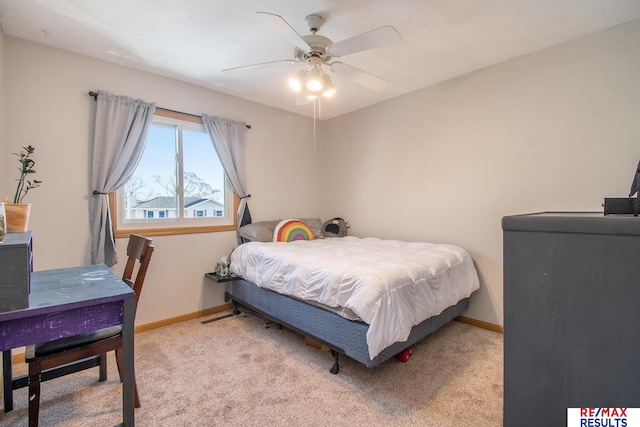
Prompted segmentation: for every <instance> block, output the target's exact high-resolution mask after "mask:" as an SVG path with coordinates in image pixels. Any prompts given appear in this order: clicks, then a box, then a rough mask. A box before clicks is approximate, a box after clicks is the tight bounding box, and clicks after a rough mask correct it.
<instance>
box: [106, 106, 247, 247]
mask: <svg viewBox="0 0 640 427" xmlns="http://www.w3.org/2000/svg"><path fill="white" fill-rule="evenodd" d="M110 200H111V211H112V213H114V226H115V233H116V237H126V236H128V235H129V234H130V233H132V232H134V231H138V232H141V233H144V234H146V235H165V234H183V233H184V234H186V233H199V232H211V231H226V230H235V212H236V210H237V203H238V198H237V197H235V195H234V194H233V190H232V189H231V187H230V185H229V183H228V181H227V178H226V175H225V173H224V169H223V168H222V165H221V164H220V159H219V158H218V155H217V153H216V151H215V149H214V147H213V143H212V142H211V139H210V138H209V135H208V134H207V133H206V131H205V129H204V126H203V125H202V121H201V120H200V118H199V117H193V116H188V115H186V114H180V113H174V112H170V111H167V110H161V109H157V110H156V113H155V115H154V118H153V122H152V124H151V127H150V129H149V135H148V136H147V143H146V146H145V151H144V153H143V155H142V158H141V159H140V163H139V164H138V166H137V167H136V170H135V172H134V174H133V175H132V176H131V178H130V179H129V181H128V182H127V183H126V184H125V185H124V187H123V188H121V189H119V190H118V191H116V192H115V193H114V194H111V195H110Z"/></svg>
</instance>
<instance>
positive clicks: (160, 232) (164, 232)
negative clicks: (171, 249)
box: [109, 108, 240, 238]
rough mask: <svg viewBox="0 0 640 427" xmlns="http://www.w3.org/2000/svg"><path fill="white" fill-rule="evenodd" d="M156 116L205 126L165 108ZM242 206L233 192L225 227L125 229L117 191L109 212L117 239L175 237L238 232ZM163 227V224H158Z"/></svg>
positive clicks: (155, 114) (159, 109)
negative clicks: (230, 220)
mask: <svg viewBox="0 0 640 427" xmlns="http://www.w3.org/2000/svg"><path fill="white" fill-rule="evenodd" d="M154 116H159V117H163V118H168V119H173V120H180V121H185V122H191V123H196V124H200V125H203V123H202V118H201V117H200V116H194V115H191V114H185V113H180V112H177V111H171V110H166V109H163V108H156V110H155V113H154ZM226 186H227V188H228V189H229V190H231V191H232V189H231V186H230V185H229V184H228V183H227V184H226ZM239 206H240V197H238V195H237V194H236V193H235V192H233V211H232V212H231V213H230V216H231V219H232V223H231V224H224V225H204V226H173V227H172V226H156V227H149V226H148V225H147V224H149V223H145V227H139V228H137V227H135V226H131V227H126V228H125V227H123V228H119V227H118V226H119V222H118V195H117V191H114V192H111V193H109V210H110V212H111V218H112V222H113V232H114V236H115V237H116V238H128V237H129V235H130V234H142V235H144V236H173V235H180V234H198V233H216V232H222V231H236V230H237V228H238V227H237V226H238V221H237V215H236V212H238V207H239ZM165 224H166V223H165ZM158 225H161V223H158Z"/></svg>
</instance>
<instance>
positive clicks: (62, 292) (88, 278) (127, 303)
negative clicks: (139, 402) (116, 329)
mask: <svg viewBox="0 0 640 427" xmlns="http://www.w3.org/2000/svg"><path fill="white" fill-rule="evenodd" d="M134 318H135V293H134V292H133V290H132V289H131V288H130V287H129V286H128V285H127V284H126V283H124V282H123V281H122V279H121V278H120V277H118V276H117V275H116V274H115V273H113V272H112V271H111V269H109V268H108V267H107V266H106V265H103V264H101V265H90V266H84V267H72V268H62V269H56V270H44V271H36V272H33V273H32V275H31V293H30V294H29V307H28V308H25V309H22V310H14V311H8V312H4V313H0V351H2V356H3V371H4V381H3V383H4V398H5V402H4V403H5V412H8V411H10V410H11V409H13V393H12V375H11V349H13V348H17V347H22V346H26V345H30V344H36V343H41V342H45V341H50V340H54V339H58V338H63V337H68V336H73V335H77V334H80V333H83V332H90V331H94V330H97V329H101V328H106V327H109V326H114V325H119V324H122V339H123V343H122V353H123V358H124V366H123V367H122V411H123V421H124V425H125V426H133V425H134V422H135V421H134V395H135V391H134V362H133V355H134V350H133V328H134Z"/></svg>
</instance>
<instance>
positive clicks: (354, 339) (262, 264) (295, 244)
mask: <svg viewBox="0 0 640 427" xmlns="http://www.w3.org/2000/svg"><path fill="white" fill-rule="evenodd" d="M292 221H294V222H296V221H297V222H298V225H300V223H302V225H307V224H309V226H307V230H308V231H307V232H305V233H304V234H305V235H304V236H303V237H302V238H300V235H294V233H293V232H292V230H293V228H291V227H290V228H289V232H290V233H288V234H287V233H283V231H282V228H281V226H282V225H283V224H284V223H285V222H292ZM322 225H323V224H320V223H319V220H314V219H303V220H297V219H293V220H292V219H289V220H285V221H280V220H274V221H270V222H259V223H256V224H250V226H251V227H249V228H250V229H251V230H252V232H248V231H247V229H245V230H244V233H240V235H241V237H242V239H243V242H244V243H243V244H241V245H239V246H238V247H237V248H236V249H235V250H234V251H233V252H232V254H231V257H230V269H231V272H232V274H233V280H231V281H229V282H228V284H227V292H226V298H227V301H231V302H232V303H233V304H235V305H236V311H237V308H238V306H244V307H247V308H248V309H249V310H251V311H254V312H256V313H258V314H259V315H261V316H263V317H265V318H267V319H268V320H271V321H273V322H275V323H277V324H279V325H282V326H285V327H287V328H290V329H292V330H295V331H297V332H299V333H300V334H302V335H304V336H306V337H310V338H312V339H314V340H316V341H318V342H320V343H321V344H323V345H325V346H327V347H328V348H329V349H330V350H331V352H332V354H333V355H334V357H335V362H334V364H333V366H332V367H331V372H332V373H337V372H338V371H339V355H345V356H348V357H350V358H352V359H354V360H356V361H358V362H360V363H362V364H364V365H365V366H367V367H373V366H376V365H379V364H381V363H383V362H385V361H386V360H388V359H389V358H391V357H393V356H395V355H397V354H399V353H401V352H406V351H407V349H410V348H411V346H412V345H413V344H415V343H416V342H418V341H419V340H421V339H423V338H425V337H426V336H427V335H429V334H431V333H433V332H435V331H436V330H437V329H439V328H440V327H441V326H443V325H445V324H446V323H448V322H449V321H451V320H453V319H454V318H455V317H456V316H458V315H459V314H460V313H462V312H463V311H465V310H466V309H467V308H468V306H469V297H470V296H471V295H472V294H473V293H474V292H475V291H477V289H478V288H479V281H478V276H477V273H476V270H475V267H474V263H473V260H472V259H471V257H470V256H469V254H468V253H467V252H466V251H465V250H464V249H462V248H460V247H457V246H454V245H447V244H433V243H424V242H403V241H399V240H383V239H377V238H372V237H367V238H358V237H354V236H345V237H339V238H324V237H325V236H324V235H323V233H322ZM245 227H247V226H245ZM245 227H241V230H242V229H243V228H245ZM260 227H262V228H264V230H259V229H260ZM256 230H258V231H261V232H257V231H256ZM271 230H273V231H271ZM278 233H279V234H280V235H281V237H282V236H283V238H284V239H288V241H287V240H285V241H273V240H274V236H276V235H278ZM296 236H297V237H298V238H296Z"/></svg>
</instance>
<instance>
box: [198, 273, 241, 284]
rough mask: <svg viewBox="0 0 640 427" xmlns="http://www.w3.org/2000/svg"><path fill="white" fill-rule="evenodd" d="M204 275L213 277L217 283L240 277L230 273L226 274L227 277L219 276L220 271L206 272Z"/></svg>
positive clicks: (208, 277) (209, 277)
mask: <svg viewBox="0 0 640 427" xmlns="http://www.w3.org/2000/svg"><path fill="white" fill-rule="evenodd" d="M204 277H206V278H207V279H211V280H213V281H214V282H217V283H222V282H231V281H232V280H235V279H237V278H238V276H236V275H235V274H230V275H229V276H225V277H219V276H218V273H216V272H215V271H213V272H211V273H205V274H204Z"/></svg>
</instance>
